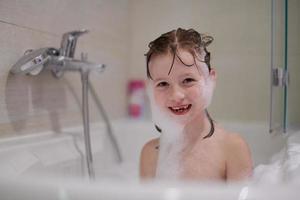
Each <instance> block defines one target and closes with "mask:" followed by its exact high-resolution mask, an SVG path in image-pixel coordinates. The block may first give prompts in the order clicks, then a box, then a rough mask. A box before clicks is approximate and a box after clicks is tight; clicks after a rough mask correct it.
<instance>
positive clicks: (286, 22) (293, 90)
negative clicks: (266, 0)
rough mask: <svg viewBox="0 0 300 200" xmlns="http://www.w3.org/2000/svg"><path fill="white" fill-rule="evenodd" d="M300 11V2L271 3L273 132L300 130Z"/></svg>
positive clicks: (281, 0)
mask: <svg viewBox="0 0 300 200" xmlns="http://www.w3.org/2000/svg"><path fill="white" fill-rule="evenodd" d="M299 10H300V1H299V0H272V18H271V20H272V23H271V24H272V28H271V30H272V31H271V33H272V34H271V38H272V39H271V98H270V99H271V101H270V132H271V133H273V132H276V133H282V132H283V133H286V132H287V130H288V129H292V130H295V129H297V130H298V129H300V126H299V125H300V107H299V105H298V104H299V103H300V92H299V87H300V39H299V38H300V23H299V21H300V13H299Z"/></svg>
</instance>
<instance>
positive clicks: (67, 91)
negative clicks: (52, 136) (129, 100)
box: [0, 0, 129, 137]
mask: <svg viewBox="0 0 300 200" xmlns="http://www.w3.org/2000/svg"><path fill="white" fill-rule="evenodd" d="M80 28H87V29H89V30H90V33H89V34H86V35H84V36H83V37H82V38H79V40H78V43H77V50H76V56H75V57H77V58H80V53H81V52H86V53H88V55H89V61H92V62H96V63H104V64H106V65H107V68H106V70H105V72H104V73H103V74H92V75H91V82H92V83H93V85H94V87H95V88H96V91H97V93H98V95H99V97H100V98H101V99H102V103H103V105H104V106H105V108H106V110H107V112H108V115H109V117H110V118H119V117H124V116H125V115H126V82H127V77H128V76H127V74H128V72H127V68H128V64H129V54H128V46H129V40H128V38H129V20H128V2H127V1H110V0H102V1H97V0H87V1H80V0H59V1H58V0H43V1H38V0H28V1H21V0H20V1H10V0H2V1H0V60H1V62H0V94H1V95H0V137H7V136H12V135H21V134H27V133H38V132H41V131H48V130H53V131H55V132H60V131H61V129H62V128H63V127H68V126H74V125H81V123H82V120H81V108H80V106H81V83H80V76H79V74H76V73H66V74H65V76H64V77H63V78H62V79H60V80H57V79H55V78H53V77H52V75H51V73H50V72H47V71H45V72H43V73H42V74H40V75H38V76H34V77H33V76H13V75H11V74H9V70H10V68H11V66H12V65H13V64H14V63H15V62H16V61H17V60H18V59H19V58H20V57H21V56H22V55H23V53H24V51H25V50H26V49H37V48H41V47H47V46H52V47H56V48H58V47H59V46H60V40H61V35H62V34H63V33H64V32H66V31H71V30H75V29H80ZM90 100H91V98H90ZM90 110H91V113H90V115H91V121H99V120H101V117H100V115H99V113H98V111H97V108H96V106H95V104H94V103H93V102H92V100H91V101H90Z"/></svg>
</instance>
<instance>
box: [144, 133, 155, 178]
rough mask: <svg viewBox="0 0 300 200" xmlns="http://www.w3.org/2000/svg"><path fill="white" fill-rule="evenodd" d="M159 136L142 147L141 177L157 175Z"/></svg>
mask: <svg viewBox="0 0 300 200" xmlns="http://www.w3.org/2000/svg"><path fill="white" fill-rule="evenodd" d="M158 145H159V138H155V139H152V140H150V141H148V142H147V143H146V144H145V145H144V146H143V148H142V151H141V156H140V177H141V178H151V177H154V175H155V169H156V162H157V155H158V153H157V152H158V151H157V147H158Z"/></svg>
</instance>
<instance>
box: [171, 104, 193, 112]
mask: <svg viewBox="0 0 300 200" xmlns="http://www.w3.org/2000/svg"><path fill="white" fill-rule="evenodd" d="M170 108H171V109H172V110H173V111H175V112H183V111H184V110H186V109H188V108H189V105H185V106H177V107H170Z"/></svg>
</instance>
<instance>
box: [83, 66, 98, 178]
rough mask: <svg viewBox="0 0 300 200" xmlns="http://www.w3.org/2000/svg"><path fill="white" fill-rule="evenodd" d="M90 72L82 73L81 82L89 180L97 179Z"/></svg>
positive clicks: (84, 71)
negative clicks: (90, 98)
mask: <svg viewBox="0 0 300 200" xmlns="http://www.w3.org/2000/svg"><path fill="white" fill-rule="evenodd" d="M88 78H89V70H83V71H81V82H82V117H83V128H84V143H85V154H86V163H87V169H88V174H89V178H90V179H91V180H94V179H95V171H94V166H93V154H92V146H91V137H90V126H89V104H88V87H89V80H88Z"/></svg>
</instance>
